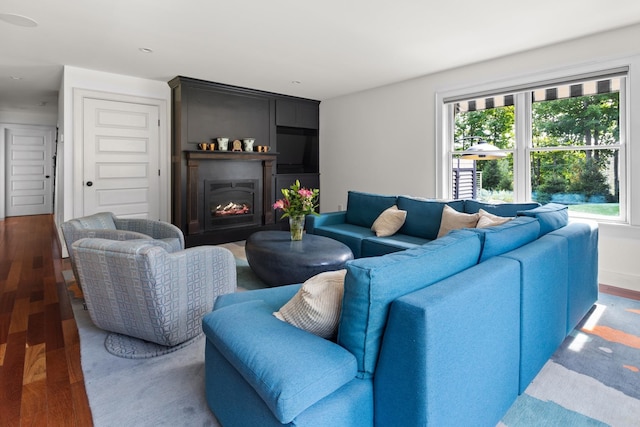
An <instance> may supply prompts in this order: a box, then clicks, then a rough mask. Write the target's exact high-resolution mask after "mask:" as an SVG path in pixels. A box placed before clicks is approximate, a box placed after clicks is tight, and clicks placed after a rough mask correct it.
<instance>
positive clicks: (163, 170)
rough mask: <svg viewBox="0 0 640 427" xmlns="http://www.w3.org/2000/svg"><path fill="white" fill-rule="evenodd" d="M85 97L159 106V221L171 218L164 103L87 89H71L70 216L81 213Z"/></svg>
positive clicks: (156, 99)
mask: <svg viewBox="0 0 640 427" xmlns="http://www.w3.org/2000/svg"><path fill="white" fill-rule="evenodd" d="M85 99H99V100H105V101H116V102H129V103H133V104H143V105H152V106H156V107H158V117H159V119H160V126H159V129H158V130H159V133H158V138H159V141H158V143H159V147H158V151H159V159H158V166H159V168H160V180H159V187H160V188H159V189H158V190H159V193H160V194H159V201H158V202H159V204H160V206H159V209H160V210H159V212H160V218H159V219H160V220H162V221H167V222H170V221H171V217H170V210H169V208H170V206H171V200H170V195H171V191H170V190H171V189H170V183H171V158H170V156H169V140H168V135H169V123H168V120H167V119H166V117H167V102H166V100H164V99H159V98H147V97H141V96H132V95H123V94H119V93H111V92H102V91H96V90H88V89H78V88H74V89H73V141H74V143H73V173H72V174H71V175H72V179H73V185H72V188H73V201H74V202H73V215H72V218H78V217H81V216H84V183H83V181H82V180H83V177H84V163H83V159H84V143H83V134H84V101H85Z"/></svg>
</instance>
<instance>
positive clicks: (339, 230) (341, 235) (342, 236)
mask: <svg viewBox="0 0 640 427" xmlns="http://www.w3.org/2000/svg"><path fill="white" fill-rule="evenodd" d="M313 232H314V234H317V235H318V236H324V237H330V238H332V239H335V240H337V241H339V242H342V243H344V244H345V245H347V246H349V249H351V252H353V256H354V258H360V257H361V256H362V240H363V239H366V238H368V237H375V235H376V234H375V233H374V232H373V231H371V228H365V227H361V226H359V225H353V224H347V223H343V224H335V225H327V226H325V225H317V226H316V227H315V228H314V230H313Z"/></svg>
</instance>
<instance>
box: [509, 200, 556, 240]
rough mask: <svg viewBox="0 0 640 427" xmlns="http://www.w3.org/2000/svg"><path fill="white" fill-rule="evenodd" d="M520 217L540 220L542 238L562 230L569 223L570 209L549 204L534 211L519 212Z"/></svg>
mask: <svg viewBox="0 0 640 427" xmlns="http://www.w3.org/2000/svg"><path fill="white" fill-rule="evenodd" d="M518 215H521V216H530V217H533V218H538V221H540V236H543V235H545V234H547V233H549V232H551V231H554V230H557V229H558V228H562V227H564V226H565V225H567V224H568V223H569V209H568V208H567V206H565V205H561V204H558V203H547V204H546V205H542V206H539V207H537V208H534V209H529V210H525V211H518Z"/></svg>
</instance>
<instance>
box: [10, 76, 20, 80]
mask: <svg viewBox="0 0 640 427" xmlns="http://www.w3.org/2000/svg"><path fill="white" fill-rule="evenodd" d="M10 78H11V80H22V77H20V76H11V77H10Z"/></svg>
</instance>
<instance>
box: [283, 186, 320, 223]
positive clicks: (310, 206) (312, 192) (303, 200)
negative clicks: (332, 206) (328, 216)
mask: <svg viewBox="0 0 640 427" xmlns="http://www.w3.org/2000/svg"><path fill="white" fill-rule="evenodd" d="M281 191H282V195H283V196H284V197H283V198H282V199H279V200H276V202H275V203H274V204H273V208H274V209H280V210H282V212H283V214H282V217H280V218H281V219H282V218H287V217H296V216H302V215H318V213H317V212H316V209H317V207H318V195H319V194H320V190H318V189H317V188H314V189H308V188H300V181H298V180H296V182H295V183H294V184H293V185H292V186H291V187H289V188H283V189H282V190H281Z"/></svg>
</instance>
